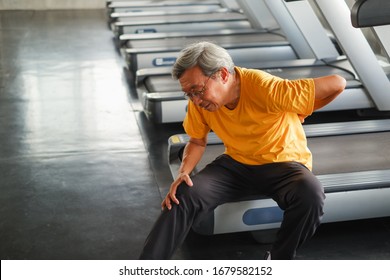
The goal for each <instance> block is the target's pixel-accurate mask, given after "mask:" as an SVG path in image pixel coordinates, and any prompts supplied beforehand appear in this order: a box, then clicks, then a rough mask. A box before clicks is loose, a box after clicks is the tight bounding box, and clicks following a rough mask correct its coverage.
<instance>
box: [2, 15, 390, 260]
mask: <svg viewBox="0 0 390 280" xmlns="http://www.w3.org/2000/svg"><path fill="white" fill-rule="evenodd" d="M106 22H107V18H106V16H105V11H104V10H80V11H77V10H76V11H42V12H39V11H2V12H0V244H1V248H0V257H1V259H3V260H4V259H31V260H33V259H61V260H66V259H114V260H120V259H136V258H137V257H138V254H139V252H140V250H141V247H142V244H143V241H144V239H145V237H146V235H147V233H148V231H149V229H150V227H151V226H152V224H153V222H154V220H155V218H156V217H157V215H158V213H159V211H160V200H161V192H164V190H166V188H167V187H168V186H169V183H170V180H171V177H170V173H169V169H168V166H167V139H168V137H169V136H170V135H172V134H175V133H181V132H182V128H181V125H180V124H169V125H160V126H156V125H153V124H151V123H149V122H148V121H147V120H146V119H145V116H144V115H143V113H142V112H141V111H140V107H139V104H137V100H136V99H135V97H134V96H135V92H134V89H133V88H132V84H131V81H130V83H129V81H128V80H127V79H126V77H127V75H126V73H125V71H124V68H123V67H124V62H123V59H122V58H121V57H120V55H119V53H118V52H117V51H116V49H115V46H114V42H113V40H112V37H113V36H112V32H111V31H110V30H109V29H108V28H107V24H106ZM164 195H165V193H164ZM373 203H374V202H373ZM269 247H270V245H267V244H265V245H264V244H257V243H256V242H255V241H254V240H253V239H252V237H251V236H250V234H249V233H238V234H224V235H216V236H200V235H197V234H195V233H191V234H190V235H189V236H188V238H187V241H186V242H185V244H183V246H182V247H181V248H180V249H179V250H178V252H177V253H176V255H175V257H174V258H175V259H261V258H262V256H263V254H264V251H265V250H267V249H268V248H269ZM297 258H298V259H390V218H382V219H372V220H363V221H353V222H343V223H334V224H325V225H322V226H321V227H320V229H319V230H318V232H317V234H316V235H315V236H314V237H313V238H312V239H311V240H310V241H309V242H308V243H306V244H305V246H304V247H303V248H301V250H300V251H299V252H298V256H297Z"/></svg>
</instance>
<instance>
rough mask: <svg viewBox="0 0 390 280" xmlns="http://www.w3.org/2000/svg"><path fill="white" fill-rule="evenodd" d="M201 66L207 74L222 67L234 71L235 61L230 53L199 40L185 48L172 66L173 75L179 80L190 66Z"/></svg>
mask: <svg viewBox="0 0 390 280" xmlns="http://www.w3.org/2000/svg"><path fill="white" fill-rule="evenodd" d="M195 66H199V67H200V69H201V70H202V72H203V74H204V75H205V76H211V75H212V74H214V73H215V72H217V71H218V70H220V69H221V68H222V67H225V68H227V70H228V71H229V72H230V73H234V63H233V60H232V58H231V56H230V55H229V53H228V52H227V51H226V50H225V49H224V48H222V47H220V46H217V45H215V44H213V43H210V42H199V43H194V44H191V45H188V46H187V47H186V48H184V49H183V50H182V51H181V53H180V55H179V57H178V58H177V60H176V62H175V64H174V65H173V68H172V77H173V79H175V80H177V79H180V77H181V76H182V75H183V73H184V71H186V70H187V69H189V68H192V67H195Z"/></svg>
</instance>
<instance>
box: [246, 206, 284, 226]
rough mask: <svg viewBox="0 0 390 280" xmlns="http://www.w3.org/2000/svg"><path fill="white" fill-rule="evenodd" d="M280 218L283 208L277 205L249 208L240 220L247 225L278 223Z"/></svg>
mask: <svg viewBox="0 0 390 280" xmlns="http://www.w3.org/2000/svg"><path fill="white" fill-rule="evenodd" d="M282 219H283V210H282V209H280V208H279V207H278V206H273V207H267V208H254V209H249V210H247V211H245V213H244V215H243V216H242V221H243V222H244V224H246V225H248V226H254V225H262V224H273V223H279V222H281V221H282Z"/></svg>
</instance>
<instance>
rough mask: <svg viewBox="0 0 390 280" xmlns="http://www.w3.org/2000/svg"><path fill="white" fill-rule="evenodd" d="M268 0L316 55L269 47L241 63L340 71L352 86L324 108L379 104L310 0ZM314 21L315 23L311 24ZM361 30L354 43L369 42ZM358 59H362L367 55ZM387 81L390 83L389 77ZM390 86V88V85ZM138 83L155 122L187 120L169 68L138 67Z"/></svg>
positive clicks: (289, 72)
mask: <svg viewBox="0 0 390 280" xmlns="http://www.w3.org/2000/svg"><path fill="white" fill-rule="evenodd" d="M265 3H266V4H267V6H268V7H269V8H270V11H271V12H272V13H273V15H274V17H275V18H276V20H277V22H278V24H279V25H280V27H281V28H282V30H283V31H284V33H285V34H286V36H289V37H288V41H289V42H290V43H291V45H293V46H294V50H296V51H300V52H302V51H303V50H305V49H309V51H310V53H311V56H312V58H307V57H310V54H302V55H299V57H300V59H293V60H291V59H290V60H285V59H281V60H277V59H273V58H274V57H275V56H271V54H272V52H274V51H276V49H273V48H272V47H269V48H268V49H266V48H264V49H263V51H264V52H265V53H266V51H269V53H268V54H265V55H264V57H265V59H264V60H263V61H261V59H262V53H261V52H259V53H256V55H255V57H256V58H257V59H253V57H249V60H250V61H248V60H245V59H243V60H242V62H241V63H237V61H235V62H236V65H239V66H242V67H247V68H258V69H262V70H264V71H267V72H269V73H271V74H275V75H277V76H280V77H282V78H287V79H297V78H304V77H307V78H313V77H318V76H324V75H330V74H336V73H337V74H339V75H341V76H343V77H344V78H345V79H346V80H347V88H346V90H345V92H344V93H343V94H341V95H340V96H339V97H338V98H337V99H336V100H335V101H333V102H332V103H331V104H329V105H328V106H326V107H324V108H322V111H330V110H351V109H364V108H373V107H375V105H376V104H374V102H373V101H372V99H371V97H370V96H368V95H367V92H366V87H365V86H363V84H362V82H361V81H360V79H359V78H358V75H357V73H356V72H355V68H354V67H352V65H351V63H350V62H349V60H348V59H347V57H345V56H340V52H339V51H338V49H337V48H336V46H335V45H334V43H333V42H332V40H331V39H330V38H329V36H328V34H327V32H326V31H325V29H324V28H323V27H322V24H321V23H320V22H319V19H318V17H317V16H316V15H315V13H314V11H313V9H312V8H311V6H310V5H309V4H308V3H307V2H306V1H295V2H285V1H283V0H265ZM348 14H349V12H348ZM348 18H349V16H348ZM308 22H310V24H307V23H308ZM355 35H356V36H354V38H352V39H351V40H352V42H354V44H357V45H364V44H367V41H366V39H365V38H364V36H363V35H362V34H355ZM359 35H360V36H359ZM359 47H360V46H359ZM344 51H345V49H344ZM348 51H349V50H348ZM366 52H372V50H371V49H370V47H369V46H368V44H367V46H366V48H365V49H364V53H366ZM276 56H277V55H276ZM267 58H268V60H267ZM233 59H234V58H233ZM355 59H358V60H360V59H361V55H360V56H359V57H356V58H355ZM372 59H373V60H374V61H372ZM259 61H261V62H259ZM366 62H367V61H366V60H365V62H364V63H365V67H366V70H365V71H366V72H369V71H373V70H372V69H371V68H375V64H377V61H376V58H371V61H369V63H366ZM372 64H373V65H372ZM368 65H370V67H368ZM378 67H379V66H377V68H378ZM380 71H382V74H383V70H382V69H380ZM376 72H378V71H376ZM371 78H372V76H371V77H370V79H371ZM386 80H387V82H388V79H387V78H386ZM388 86H389V87H390V84H389V85H388ZM136 87H137V93H138V97H139V100H140V102H141V104H142V106H143V108H144V112H145V114H146V116H147V118H148V119H149V120H150V121H152V122H155V123H169V122H181V121H182V120H183V119H184V116H185V113H186V108H187V103H188V101H187V100H185V98H184V96H183V92H182V91H181V88H180V85H179V83H178V81H174V80H172V78H171V75H170V71H169V69H168V68H167V67H165V68H161V69H157V70H156V69H141V70H139V71H137V73H136ZM389 91H390V90H389Z"/></svg>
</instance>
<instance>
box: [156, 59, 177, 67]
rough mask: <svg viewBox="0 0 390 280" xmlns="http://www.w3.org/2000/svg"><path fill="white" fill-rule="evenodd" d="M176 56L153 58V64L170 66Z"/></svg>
mask: <svg viewBox="0 0 390 280" xmlns="http://www.w3.org/2000/svg"><path fill="white" fill-rule="evenodd" d="M175 61H176V57H158V58H155V59H153V65H154V66H171V65H173V64H174V63H175Z"/></svg>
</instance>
